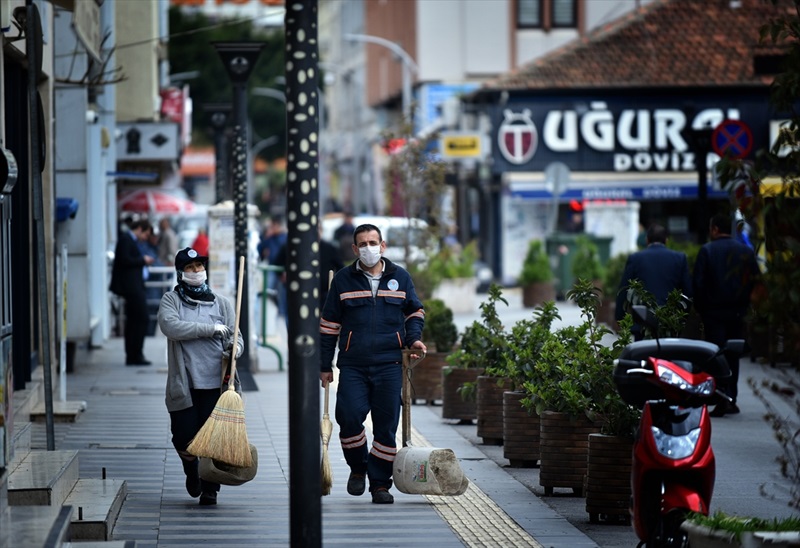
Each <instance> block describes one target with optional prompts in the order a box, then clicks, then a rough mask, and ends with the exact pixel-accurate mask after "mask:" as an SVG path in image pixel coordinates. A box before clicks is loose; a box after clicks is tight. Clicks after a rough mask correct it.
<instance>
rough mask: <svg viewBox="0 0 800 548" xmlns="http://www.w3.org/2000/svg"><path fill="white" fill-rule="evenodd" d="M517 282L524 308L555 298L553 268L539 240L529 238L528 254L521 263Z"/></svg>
mask: <svg viewBox="0 0 800 548" xmlns="http://www.w3.org/2000/svg"><path fill="white" fill-rule="evenodd" d="M517 283H518V284H519V285H520V286H521V287H522V305H523V306H524V307H526V308H533V307H534V306H536V305H538V304H541V303H543V302H545V301H554V300H555V298H556V289H555V284H554V283H553V270H552V268H551V267H550V259H549V257H548V256H547V253H546V252H545V249H544V245H542V242H541V240H531V242H530V244H528V254H527V255H526V256H525V261H524V262H523V263H522V271H521V272H520V274H519V278H517Z"/></svg>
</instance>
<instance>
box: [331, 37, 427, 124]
mask: <svg viewBox="0 0 800 548" xmlns="http://www.w3.org/2000/svg"><path fill="white" fill-rule="evenodd" d="M344 39H345V40H349V41H351V42H367V43H370V44H377V45H379V46H383V47H385V48H388V49H389V50H391V51H392V53H394V54H395V55H396V56H397V57H398V58H399V59H400V61H401V62H402V63H403V116H405V117H406V119H407V120H409V121H410V120H411V71H414V74H416V73H417V72H419V67H418V66H417V64H416V63H415V62H414V60H413V59H412V58H411V56H410V55H409V54H408V53H407V52H406V51H405V50H404V49H403V48H401V47H400V46H399V45H398V44H397V43H395V42H392V41H391V40H387V39H386V38H381V37H380V36H372V35H369V34H345V35H344Z"/></svg>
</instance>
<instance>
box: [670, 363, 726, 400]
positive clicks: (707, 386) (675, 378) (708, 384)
mask: <svg viewBox="0 0 800 548" xmlns="http://www.w3.org/2000/svg"><path fill="white" fill-rule="evenodd" d="M658 378H659V380H660V381H661V382H663V383H664V384H668V385H670V386H674V387H675V388H679V389H680V390H683V391H684V392H688V393H690V394H696V395H698V396H710V395H712V394H713V393H714V391H715V390H716V386H715V385H714V379H708V380H706V381H703V382H701V383H700V384H690V383H689V382H688V381H687V380H686V379H684V378H683V377H681V376H680V375H678V374H677V373H675V372H674V371H673V370H671V369H669V368H668V367H664V366H663V365H659V366H658Z"/></svg>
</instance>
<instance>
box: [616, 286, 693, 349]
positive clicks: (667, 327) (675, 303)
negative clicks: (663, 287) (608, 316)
mask: <svg viewBox="0 0 800 548" xmlns="http://www.w3.org/2000/svg"><path fill="white" fill-rule="evenodd" d="M628 288H629V289H628V291H630V292H631V294H632V295H633V299H634V303H639V304H643V305H645V306H646V307H647V308H649V309H650V310H652V311H653V314H654V315H655V317H656V323H657V324H658V336H659V337H661V338H663V337H680V335H681V333H682V332H683V329H684V327H686V318H687V317H688V315H689V311H688V310H687V309H686V308H685V306H684V300H683V295H682V294H681V291H680V289H673V290H672V291H670V292H669V294H668V295H667V302H666V303H665V304H664V306H658V305H657V304H656V298H655V297H654V296H653V294H652V293H650V292H649V291H647V289H645V288H644V284H643V283H642V282H641V280H631V281H630V284H629V285H628ZM625 316H626V317H630V313H627V314H626V315H625ZM642 329H643V334H644V337H645V338H646V339H652V338H655V335H656V334H655V333H651V332H650V328H648V327H645V326H642Z"/></svg>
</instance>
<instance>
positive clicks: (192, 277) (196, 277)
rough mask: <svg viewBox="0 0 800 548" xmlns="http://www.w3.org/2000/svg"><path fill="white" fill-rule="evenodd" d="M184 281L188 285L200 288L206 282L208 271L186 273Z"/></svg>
mask: <svg viewBox="0 0 800 548" xmlns="http://www.w3.org/2000/svg"><path fill="white" fill-rule="evenodd" d="M183 281H184V282H186V285H191V286H192V287H200V286H201V285H203V284H204V283H205V282H206V271H205V270H201V271H200V272H184V273H183Z"/></svg>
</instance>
